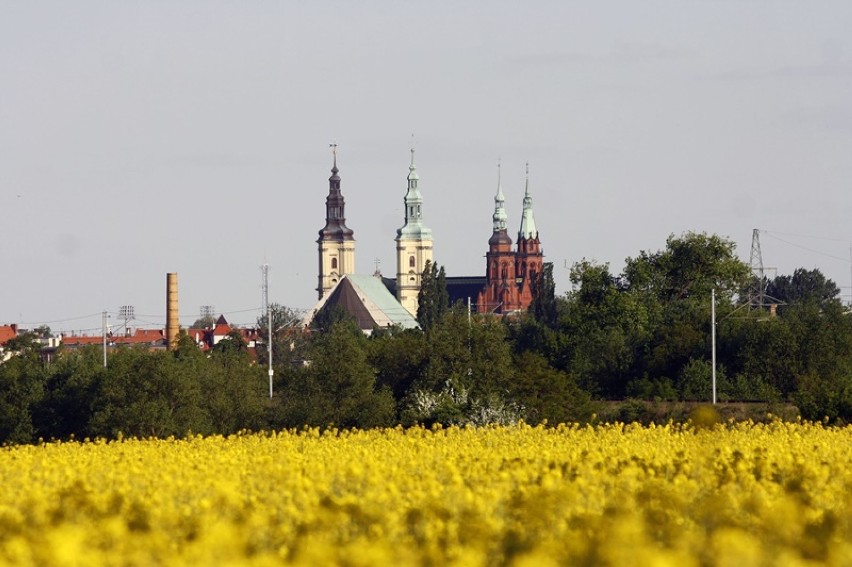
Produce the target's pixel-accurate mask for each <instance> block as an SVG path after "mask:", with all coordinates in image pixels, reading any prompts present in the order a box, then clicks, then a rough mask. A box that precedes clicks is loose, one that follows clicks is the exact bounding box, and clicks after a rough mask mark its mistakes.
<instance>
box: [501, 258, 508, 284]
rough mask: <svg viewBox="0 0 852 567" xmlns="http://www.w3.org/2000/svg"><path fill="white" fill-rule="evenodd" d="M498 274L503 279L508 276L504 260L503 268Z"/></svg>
mask: <svg viewBox="0 0 852 567" xmlns="http://www.w3.org/2000/svg"><path fill="white" fill-rule="evenodd" d="M500 276H501V277H502V278H503V279H504V280H505V279H506V278H508V277H509V268H507V267H506V262H503V270H502V272H501V273H500Z"/></svg>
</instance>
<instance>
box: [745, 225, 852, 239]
mask: <svg viewBox="0 0 852 567" xmlns="http://www.w3.org/2000/svg"><path fill="white" fill-rule="evenodd" d="M760 232H763V233H765V234H783V235H784V236H795V237H797V238H811V239H813V240H831V241H833V242H852V238H834V237H831V236H811V235H807V234H796V233H793V232H780V231H777V230H766V229H764V228H761V229H760Z"/></svg>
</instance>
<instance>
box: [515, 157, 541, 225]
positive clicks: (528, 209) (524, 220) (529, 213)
mask: <svg viewBox="0 0 852 567" xmlns="http://www.w3.org/2000/svg"><path fill="white" fill-rule="evenodd" d="M532 205H533V202H532V196H531V195H530V164H529V162H527V179H526V186H525V188H524V212H523V214H522V216H521V230H519V231H518V240H520V239H522V238H527V239H532V238H536V237H537V236H538V230H537V229H536V227H535V217H534V216H533V208H532Z"/></svg>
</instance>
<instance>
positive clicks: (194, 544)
mask: <svg viewBox="0 0 852 567" xmlns="http://www.w3.org/2000/svg"><path fill="white" fill-rule="evenodd" d="M850 448H852V428H849V427H846V428H830V427H824V426H822V425H820V424H813V423H784V422H780V421H776V422H771V423H768V424H752V423H743V424H728V425H727V426H721V425H718V426H716V427H708V428H703V429H694V428H691V427H684V426H678V425H673V424H668V425H662V426H660V425H657V426H654V425H652V426H649V427H643V426H639V425H633V424H630V425H628V424H621V423H617V424H609V425H599V426H579V425H560V426H558V427H544V426H537V427H532V426H528V425H525V424H523V423H521V424H518V425H514V426H499V427H498V426H493V427H480V428H473V427H468V428H458V427H449V428H441V427H436V428H433V429H425V428H421V427H416V428H410V429H402V428H396V429H377V430H370V431H358V430H336V429H329V430H326V431H320V430H319V429H305V430H300V431H284V432H275V433H266V434H249V433H245V434H240V435H234V436H230V437H222V436H213V437H200V436H196V437H190V438H188V439H183V440H177V439H165V440H156V439H150V440H138V439H122V440H119V441H112V442H107V441H103V440H95V441H83V442H77V441H75V442H62V443H58V442H57V443H43V444H41V445H38V446H15V447H5V448H2V449H0V487H2V497H0V564H4V565H55V566H63V565H65V566H73V565H86V566H97V565H149V564H168V565H201V564H206V565H217V564H218V565H224V564H227V565H281V564H291V565H318V564H322V565H335V564H338V565H649V566H650V565H654V566H656V565H672V566H674V565H677V566H679V567H681V566H690V565H696V566H699V565H700V566H707V565H720V566H724V565H737V566H743V565H814V564H818V565H820V564H824V565H849V564H850V563H849V562H850V557H852V523H850V510H852V508H850V505H852V451H850Z"/></svg>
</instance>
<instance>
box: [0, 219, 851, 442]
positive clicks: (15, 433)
mask: <svg viewBox="0 0 852 567" xmlns="http://www.w3.org/2000/svg"><path fill="white" fill-rule="evenodd" d="M423 277H424V286H423V290H422V293H421V304H420V305H421V308H420V313H419V319H420V321H421V324H422V326H423V330H400V329H381V330H376V331H375V332H373V334H372V335H371V336H369V337H368V336H365V335H364V334H363V333H361V332H360V331H359V330H358V329H357V328H356V327H355V325H354V323H353V322H352V321H351V320H349V319H348V318H347V316H346V314H345V313H344V312H336V311H332V310H329V312H328V313H326V315H325V316H324V317H323V318H322V319H321V320H316V321H314V326H313V328H312V329H311V330H310V331H309V332H305V331H304V330H302V329H299V328H298V317H296V316H295V314H294V313H293V312H292V311H290V310H288V309H286V308H284V307H280V306H275V308H274V309H273V310H272V323H273V325H272V326H273V337H274V338H273V349H272V350H273V354H272V356H273V363H274V368H275V373H274V376H275V384H274V391H275V395H274V397H273V398H272V399H270V398H269V396H268V376H267V372H266V369H265V368H264V366H265V365H266V363H267V357H268V355H267V349H266V348H264V346H263V345H261V346H260V347H259V348H258V349H257V359H253V358H252V357H251V356H250V354H249V353H248V352H247V349H246V345H245V344H244V343H242V339H241V338H240V336H239V335H238V334H234V335H233V336H230V337H228V338H227V339H225V340H222V341H220V342H219V343H218V344H217V345H216V347H214V348H213V349H212V350H211V351H210V352H202V351H200V350H199V349H198V348H197V347H196V346H195V344H194V343H193V341H192V340H190V339H189V338H188V337H184V339H183V340H182V342H181V344H180V346H179V347H178V348H177V349H176V350H174V351H171V352H167V351H159V352H150V351H147V350H137V349H132V348H124V349H118V350H116V351H114V352H111V353H110V354H109V359H108V365H107V366H106V367H104V366H103V364H102V353H101V351H100V350H99V349H98V348H97V347H92V348H88V349H82V350H79V351H73V352H60V353H59V356H58V357H57V358H56V359H55V360H54V361H53V362H51V363H50V364H49V365H48V364H46V363H45V362H43V361H42V359H41V358H40V357H39V351H38V344H37V343H36V342H34V341H33V340H31V339H32V337H26V336H23V337H18V338H17V339H15V340H14V341H13V342H12V343H10V344H7V345H6V348H7V350H12V351H14V354H15V355H14V356H12V357H11V358H10V359H9V360H8V361H6V362H5V363H3V364H0V442H14V443H27V442H34V441H37V440H38V439H39V438H44V439H53V438H57V439H67V438H70V437H71V436H75V437H77V438H83V437H91V438H95V437H106V438H115V437H116V436H118V435H119V434H120V433H121V434H124V435H132V436H158V437H167V436H169V435H175V436H182V435H186V434H187V433H190V432H192V433H201V434H209V433H222V434H229V433H233V432H236V431H239V430H243V429H250V430H260V429H268V428H280V427H298V426H302V425H318V426H327V425H335V426H339V427H361V428H363V427H374V426H387V425H393V424H397V423H401V424H403V425H413V424H416V423H420V424H425V425H427V426H428V425H431V424H433V423H441V424H444V425H449V424H467V423H472V424H484V423H513V422H516V421H517V420H519V419H524V420H526V421H527V422H530V423H539V422H541V421H544V420H547V421H548V422H549V423H554V424H555V423H559V422H570V421H579V422H585V421H588V420H590V419H592V416H593V414H595V413H597V414H599V415H600V414H602V413H604V412H603V409H602V407H601V403H602V401H604V400H628V406H627V407H626V408H625V409H624V411H623V412H622V413H621V414H620V415H622V416H629V415H636V414H637V408H638V406H637V404H636V403H634V402H637V401H638V400H645V401H654V400H656V401H659V402H666V401H675V400H686V401H709V400H710V399H711V396H712V393H711V382H712V380H711V376H712V373H713V368H712V364H711V362H710V361H711V348H710V345H711V323H710V321H711V317H710V312H711V303H710V295H711V290H715V292H716V297H717V305H716V311H717V326H716V331H717V338H718V340H717V342H718V348H717V352H718V365H717V394H718V399H719V400H721V401H757V402H763V403H767V404H792V405H795V406H796V407H798V409H799V411H800V412H801V415H802V416H803V417H805V418H807V419H814V420H823V419H828V420H829V421H830V422H848V421H850V420H852V315H850V314H849V312H848V311H847V310H846V309H845V308H844V307H843V305H842V304H841V302H840V300H839V298H838V289H837V286H836V285H835V284H834V283H833V282H831V281H830V280H826V279H825V278H824V277H823V276H822V274H821V273H819V271H818V270H811V271H809V270H796V272H795V273H794V274H793V275H792V276H778V277H777V278H775V279H774V280H772V281H767V282H754V281H751V280H750V274H749V269H748V267H747V266H746V265H745V264H743V263H742V262H741V261H740V260H738V259H737V258H736V256H735V254H734V246H733V243H731V242H730V241H728V240H725V239H723V238H720V237H718V236H708V235H706V234H694V233H688V234H686V235H683V236H681V237H675V236H672V237H670V238H669V239H668V241H667V243H666V248H665V249H664V250H661V251H658V252H654V253H649V252H644V251H643V252H640V254H638V255H637V256H636V257H635V258H628V259H627V260H626V265H625V268H624V270H623V272H622V273H621V274H620V275H614V274H613V273H612V272H610V269H609V266H607V265H603V264H599V263H596V262H593V261H587V260H582V261H580V262H578V263H576V264H575V265H574V266H573V268H572V270H571V282H572V284H573V288H572V290H571V291H569V292H568V293H566V294H565V295H564V296H555V293H554V285H553V271H552V266H550V265H547V266H545V269H544V270H543V271H542V276H541V278H540V280H539V281H538V282H537V283H536V286H535V288H536V297H535V300H534V302H533V306H532V308H531V309H530V311H529V313H527V314H526V315H524V316H512V317H508V318H503V319H501V318H495V317H492V316H481V315H475V314H474V315H473V316H471V315H470V314H469V313H468V312H467V309H466V308H464V307H463V306H461V305H457V306H455V307H450V306H448V305H447V304H446V303H447V300H446V297H447V296H446V289H445V284H444V281H445V276H444V272H443V268H440V269H438V267H437V266H436V265H434V264H430V265H429V266H428V267H427V271H426V272H425V273H424V275H423ZM755 284H757V285H763V286H765V290H764V293H765V296H766V297H767V298H770V301H774V302H777V304H778V307H777V309H772V310H770V308H768V307H764V306H757V307H756V306H753V305H751V304H750V303H749V302H748V301H747V300H746V299H743V298H747V297H748V294H747V293H746V291H744V290H746V289H748V287H749V286H754V285H755ZM259 328H260V329H261V337H262V339H263V340H266V336H267V334H268V322H267V321H266V320H265V319H261V320H260V321H259ZM630 404H632V405H630ZM638 413H641V412H638Z"/></svg>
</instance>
